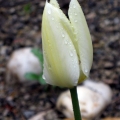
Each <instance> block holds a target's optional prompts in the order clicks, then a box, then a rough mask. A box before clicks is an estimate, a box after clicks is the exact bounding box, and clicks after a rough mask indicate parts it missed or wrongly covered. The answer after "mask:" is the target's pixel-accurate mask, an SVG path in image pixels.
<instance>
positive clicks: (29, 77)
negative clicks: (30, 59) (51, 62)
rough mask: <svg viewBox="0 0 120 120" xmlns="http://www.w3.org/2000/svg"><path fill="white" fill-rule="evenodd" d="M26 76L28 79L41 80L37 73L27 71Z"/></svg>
mask: <svg viewBox="0 0 120 120" xmlns="http://www.w3.org/2000/svg"><path fill="white" fill-rule="evenodd" d="M25 78H26V79H28V80H38V81H39V75H37V74H35V73H26V74H25Z"/></svg>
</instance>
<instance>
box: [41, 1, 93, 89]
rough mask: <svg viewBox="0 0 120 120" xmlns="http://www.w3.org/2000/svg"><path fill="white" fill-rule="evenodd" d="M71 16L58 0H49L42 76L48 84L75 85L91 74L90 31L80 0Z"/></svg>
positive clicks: (73, 4) (73, 5) (72, 4)
mask: <svg viewBox="0 0 120 120" xmlns="http://www.w3.org/2000/svg"><path fill="white" fill-rule="evenodd" d="M68 15H69V19H68V18H67V17H66V16H65V15H64V13H63V12H62V11H61V10H60V8H59V5H58V3H57V1H56V0H51V1H50V3H48V2H47V1H46V4H45V8H44V13H43V18H42V44H43V55H44V70H43V77H44V79H45V81H46V82H47V83H48V84H51V85H55V86H59V87H68V88H72V87H74V86H76V85H77V84H78V83H81V82H82V81H83V80H85V79H86V78H87V77H88V76H89V72H90V69H91V65H92V61H93V47H92V40H91V36H90V32H89V29H88V26H87V23H86V20H85V17H84V14H83V11H82V9H81V7H80V5H79V3H78V1H77V0H71V2H70V5H69V10H68Z"/></svg>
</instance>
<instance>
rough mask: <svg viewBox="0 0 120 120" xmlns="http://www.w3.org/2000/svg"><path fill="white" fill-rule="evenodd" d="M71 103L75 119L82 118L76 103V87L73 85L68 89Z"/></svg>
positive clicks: (79, 119) (80, 119)
mask: <svg viewBox="0 0 120 120" xmlns="http://www.w3.org/2000/svg"><path fill="white" fill-rule="evenodd" d="M70 93H71V98H72V104H73V112H74V117H75V120H82V118H81V113H80V108H79V103H78V96H77V87H76V86H75V87H73V88H71V89H70Z"/></svg>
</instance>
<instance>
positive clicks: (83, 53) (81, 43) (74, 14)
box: [68, 0, 93, 77]
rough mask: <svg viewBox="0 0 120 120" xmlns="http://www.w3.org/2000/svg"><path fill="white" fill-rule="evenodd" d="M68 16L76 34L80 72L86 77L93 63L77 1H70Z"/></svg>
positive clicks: (84, 23) (87, 36) (86, 30)
mask: <svg viewBox="0 0 120 120" xmlns="http://www.w3.org/2000/svg"><path fill="white" fill-rule="evenodd" d="M68 14H69V18H70V21H71V24H72V25H73V27H74V30H75V32H76V37H77V43H78V47H79V56H80V62H81V67H82V71H83V73H84V74H85V75H86V76H87V77H88V75H89V72H90V69H91V65H92V61H93V48H92V40H91V37H90V33H89V29H88V26H87V23H86V20H85V17H84V14H83V12H82V9H81V7H80V5H79V3H78V1H77V0H71V2H70V6H69V12H68ZM75 47H77V46H75Z"/></svg>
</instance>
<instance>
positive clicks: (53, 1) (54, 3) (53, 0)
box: [50, 0, 59, 8]
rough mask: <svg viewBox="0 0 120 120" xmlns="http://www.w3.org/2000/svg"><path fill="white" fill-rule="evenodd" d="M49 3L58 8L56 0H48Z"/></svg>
mask: <svg viewBox="0 0 120 120" xmlns="http://www.w3.org/2000/svg"><path fill="white" fill-rule="evenodd" d="M50 4H52V5H54V6H55V7H57V8H59V4H58V2H57V0H50Z"/></svg>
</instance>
